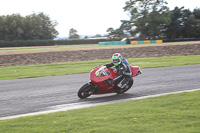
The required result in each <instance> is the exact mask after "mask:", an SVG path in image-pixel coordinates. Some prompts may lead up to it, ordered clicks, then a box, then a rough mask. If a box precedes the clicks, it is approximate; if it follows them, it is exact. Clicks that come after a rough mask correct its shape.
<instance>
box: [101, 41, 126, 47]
mask: <svg viewBox="0 0 200 133" xmlns="http://www.w3.org/2000/svg"><path fill="white" fill-rule="evenodd" d="M124 44H127V42H126V41H112V42H99V45H100V46H105V45H124Z"/></svg>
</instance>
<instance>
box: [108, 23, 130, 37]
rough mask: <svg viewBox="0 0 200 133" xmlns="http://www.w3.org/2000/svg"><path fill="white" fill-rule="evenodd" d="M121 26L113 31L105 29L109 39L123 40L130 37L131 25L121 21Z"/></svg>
mask: <svg viewBox="0 0 200 133" xmlns="http://www.w3.org/2000/svg"><path fill="white" fill-rule="evenodd" d="M121 22H122V24H121V26H120V27H119V28H118V29H116V30H114V29H113V28H112V27H111V28H108V29H107V32H108V37H109V38H116V37H118V38H123V37H128V36H130V35H131V23H130V21H127V20H121Z"/></svg>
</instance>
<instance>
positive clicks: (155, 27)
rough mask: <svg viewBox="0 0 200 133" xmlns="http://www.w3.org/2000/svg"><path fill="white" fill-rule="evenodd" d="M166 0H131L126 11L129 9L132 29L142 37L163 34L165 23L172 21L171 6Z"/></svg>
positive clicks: (133, 32)
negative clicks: (169, 6)
mask: <svg viewBox="0 0 200 133" xmlns="http://www.w3.org/2000/svg"><path fill="white" fill-rule="evenodd" d="M165 4H167V2H166V1H165V0H129V1H127V2H126V6H125V7H124V11H128V12H129V14H130V16H131V18H130V22H131V23H130V24H131V29H130V30H131V31H130V33H131V34H132V35H133V36H134V35H137V34H139V36H140V38H147V37H149V36H151V37H156V36H162V34H163V29H164V26H165V25H168V24H169V23H170V16H169V15H170V14H169V8H168V7H167V6H165Z"/></svg>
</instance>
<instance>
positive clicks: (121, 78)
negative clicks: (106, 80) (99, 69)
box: [104, 62, 132, 88]
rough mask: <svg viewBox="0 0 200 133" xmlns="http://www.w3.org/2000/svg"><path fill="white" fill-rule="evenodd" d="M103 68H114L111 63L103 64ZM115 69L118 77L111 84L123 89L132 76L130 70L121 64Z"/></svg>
mask: <svg viewBox="0 0 200 133" xmlns="http://www.w3.org/2000/svg"><path fill="white" fill-rule="evenodd" d="M104 66H106V67H107V68H110V67H112V66H114V64H113V63H112V62H111V63H108V64H105V65H104ZM115 68H116V69H117V71H118V75H117V76H116V77H115V78H114V79H113V80H111V83H115V82H118V84H117V86H118V87H119V88H125V87H126V86H127V84H128V83H129V80H130V79H131V75H132V72H131V69H130V67H129V65H128V64H124V63H123V62H122V63H120V64H119V65H118V66H115Z"/></svg>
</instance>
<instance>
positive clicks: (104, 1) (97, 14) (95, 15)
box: [0, 0, 200, 37]
mask: <svg viewBox="0 0 200 133" xmlns="http://www.w3.org/2000/svg"><path fill="white" fill-rule="evenodd" d="M126 1H127V0H0V15H11V14H17V13H18V14H20V15H21V16H26V15H30V14H32V13H39V12H43V13H44V14H45V15H48V16H49V17H50V19H51V20H52V21H57V23H58V25H57V26H56V30H57V31H58V32H59V35H58V37H66V36H68V35H69V30H70V29H71V28H74V29H76V30H77V31H78V34H79V35H96V34H101V35H105V34H107V32H106V30H107V29H108V28H110V27H112V28H114V29H116V28H119V26H120V25H121V22H120V20H129V18H130V17H129V16H128V13H127V12H124V10H123V7H124V6H125V2H126ZM166 1H167V2H168V7H169V8H170V9H171V10H172V9H174V7H175V6H178V7H182V6H184V7H185V9H190V10H191V11H192V10H193V9H194V8H196V7H199V8H200V0H166Z"/></svg>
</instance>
